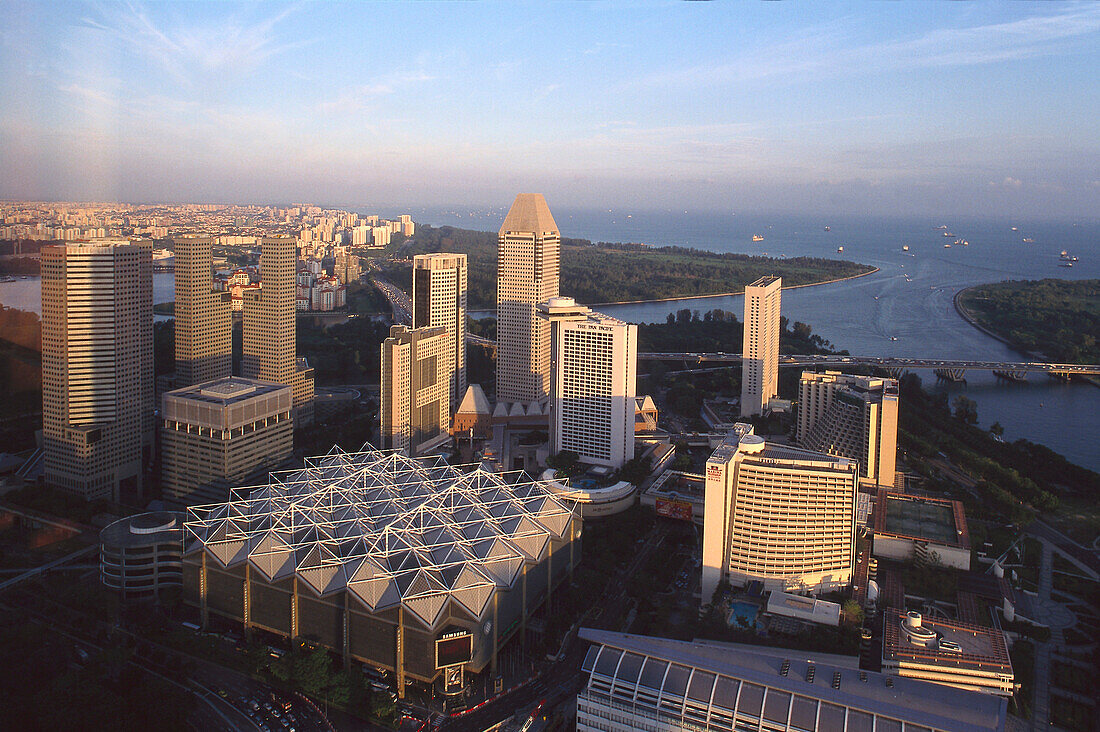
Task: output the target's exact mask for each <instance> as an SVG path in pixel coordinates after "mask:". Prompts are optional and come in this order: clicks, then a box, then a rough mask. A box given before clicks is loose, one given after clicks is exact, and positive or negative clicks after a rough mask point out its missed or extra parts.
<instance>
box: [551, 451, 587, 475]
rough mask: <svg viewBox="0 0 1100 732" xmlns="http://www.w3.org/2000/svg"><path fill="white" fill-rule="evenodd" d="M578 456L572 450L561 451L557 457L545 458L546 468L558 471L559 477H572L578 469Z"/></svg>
mask: <svg viewBox="0 0 1100 732" xmlns="http://www.w3.org/2000/svg"><path fill="white" fill-rule="evenodd" d="M579 460H580V455H578V454H577V453H575V452H573V451H572V450H562V451H561V452H559V453H558V454H557V455H551V456H550V457H548V458H546V466H547V467H549V468H553V469H554V470H556V471H558V473H560V474H561V475H564V476H567V477H568V476H571V475H574V474H575V473H576V471H577V469H578V467H579V465H578V461H579Z"/></svg>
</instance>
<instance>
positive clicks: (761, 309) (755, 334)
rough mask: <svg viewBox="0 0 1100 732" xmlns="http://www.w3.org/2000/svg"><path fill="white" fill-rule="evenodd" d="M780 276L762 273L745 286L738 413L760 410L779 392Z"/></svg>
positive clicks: (749, 413) (743, 415)
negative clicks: (739, 409)
mask: <svg viewBox="0 0 1100 732" xmlns="http://www.w3.org/2000/svg"><path fill="white" fill-rule="evenodd" d="M782 292H783V279H782V278H781V277H761V278H760V279H758V280H757V281H756V282H753V283H752V284H751V285H749V286H748V287H746V288H745V321H744V322H745V330H744V337H743V339H742V346H741V416H742V417H750V416H754V415H758V414H763V412H764V410H765V409H766V408H767V406H768V402H769V401H770V400H771V399H772V398H774V397H776V396H778V393H779V300H780V296H781V295H782Z"/></svg>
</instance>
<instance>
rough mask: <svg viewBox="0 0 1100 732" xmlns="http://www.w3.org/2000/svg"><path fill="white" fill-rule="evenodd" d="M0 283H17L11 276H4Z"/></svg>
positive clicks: (0, 278)
mask: <svg viewBox="0 0 1100 732" xmlns="http://www.w3.org/2000/svg"><path fill="white" fill-rule="evenodd" d="M0 282H15V278H14V277H12V276H11V275H4V276H3V277H0Z"/></svg>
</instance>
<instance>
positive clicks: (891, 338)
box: [890, 336, 898, 341]
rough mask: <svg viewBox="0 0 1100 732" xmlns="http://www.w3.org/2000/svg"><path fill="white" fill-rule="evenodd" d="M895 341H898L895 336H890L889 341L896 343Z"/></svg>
mask: <svg viewBox="0 0 1100 732" xmlns="http://www.w3.org/2000/svg"><path fill="white" fill-rule="evenodd" d="M897 339H898V337H897V336H890V340H892V341H896V340H897Z"/></svg>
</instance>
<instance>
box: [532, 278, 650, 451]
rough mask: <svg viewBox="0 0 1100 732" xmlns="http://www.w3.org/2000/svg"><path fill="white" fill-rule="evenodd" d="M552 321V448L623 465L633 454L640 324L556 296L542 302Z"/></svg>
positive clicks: (541, 312)
mask: <svg viewBox="0 0 1100 732" xmlns="http://www.w3.org/2000/svg"><path fill="white" fill-rule="evenodd" d="M538 312H539V316H540V317H541V318H542V319H543V320H545V321H547V322H549V323H550V326H551V338H550V343H551V349H550V350H551V374H550V452H551V454H554V455H556V454H558V453H559V452H561V451H562V450H569V451H571V452H575V453H576V454H577V455H578V456H579V457H580V459H581V461H582V462H586V463H590V464H594V465H604V466H607V467H611V468H619V467H622V465H623V463H625V462H627V461H628V460H631V459H633V457H634V412H635V401H634V396H635V392H636V382H637V365H638V326H636V325H632V324H629V323H624V322H623V321H621V320H618V319H617V318H612V317H610V316H608V315H603V314H602V313H597V312H593V311H592V310H590V309H589V308H587V307H585V306H583V305H578V304H577V303H576V302H575V301H574V300H573V298H571V297H553V298H550V299H549V300H548V301H547V302H545V303H543V304H542V305H539V309H538Z"/></svg>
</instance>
